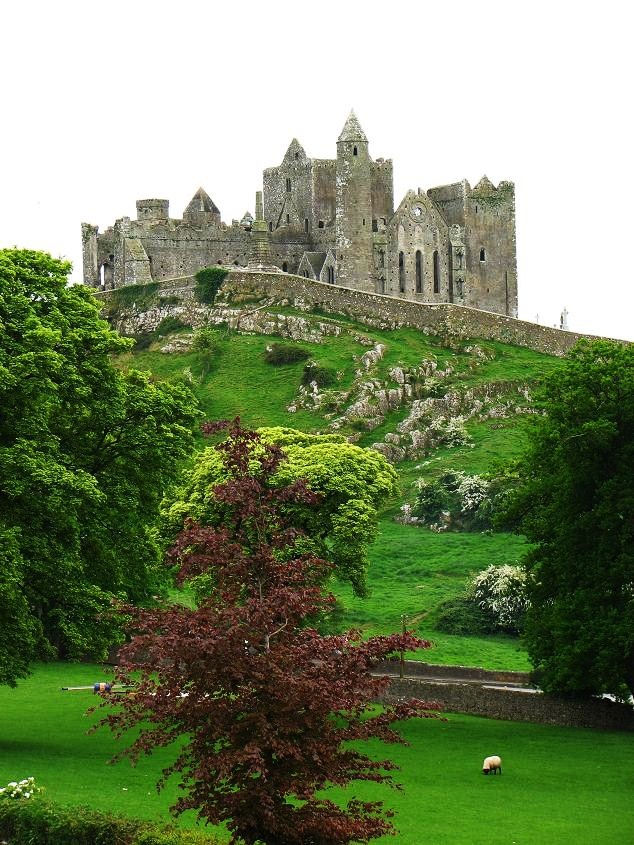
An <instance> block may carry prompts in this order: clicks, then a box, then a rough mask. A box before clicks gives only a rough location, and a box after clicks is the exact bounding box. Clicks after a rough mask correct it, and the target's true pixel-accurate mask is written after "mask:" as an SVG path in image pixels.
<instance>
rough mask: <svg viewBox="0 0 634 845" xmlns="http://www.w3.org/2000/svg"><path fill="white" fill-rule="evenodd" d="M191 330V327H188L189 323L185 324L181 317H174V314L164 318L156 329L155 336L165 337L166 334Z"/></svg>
mask: <svg viewBox="0 0 634 845" xmlns="http://www.w3.org/2000/svg"><path fill="white" fill-rule="evenodd" d="M190 328H191V326H188V325H187V323H184V322H183V321H182V320H181V319H180V318H179V317H174V316H172V314H168V315H167V317H163V319H162V320H161V322H160V323H159V324H158V326H157V327H156V328H155V329H154V334H155V335H156V336H157V337H164V336H165V335H166V334H172V333H173V332H179V331H181V330H182V329H190Z"/></svg>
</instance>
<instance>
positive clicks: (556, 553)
mask: <svg viewBox="0 0 634 845" xmlns="http://www.w3.org/2000/svg"><path fill="white" fill-rule="evenodd" d="M539 404H540V407H541V409H542V410H543V411H544V412H545V414H544V415H543V416H539V417H538V418H537V422H536V425H535V428H534V430H533V432H532V437H531V443H530V448H529V450H528V452H527V454H526V455H525V457H524V460H523V462H522V463H521V465H520V467H519V469H520V473H519V477H520V479H521V486H520V489H519V491H518V492H516V494H515V496H514V500H513V504H512V507H511V515H512V516H513V517H514V518H515V520H516V524H517V526H518V529H519V531H521V532H522V533H524V534H525V535H526V536H527V537H528V539H529V540H530V541H531V542H532V543H534V544H535V546H534V548H533V549H532V551H531V552H530V553H529V554H528V557H527V559H526V567H527V570H528V573H529V579H528V583H527V588H528V592H529V598H530V602H531V606H530V608H529V610H528V613H527V620H526V633H525V637H526V643H527V647H528V651H529V655H530V657H531V660H532V662H533V665H534V666H535V668H536V670H538V672H539V677H540V683H541V685H542V686H543V688H544V689H545V690H547V691H550V692H559V693H601V692H609V693H617V694H618V693H620V692H623V691H624V690H625V689H626V688H627V689H629V690H630V691H631V692H633V693H634V346H630V345H624V344H620V343H618V342H609V341H596V342H589V341H582V342H581V343H579V344H578V345H577V346H576V347H575V349H574V350H573V351H572V352H571V353H570V354H569V356H568V359H567V361H566V362H565V363H564V364H563V365H562V367H561V368H560V369H557V370H556V371H555V372H554V373H552V374H551V375H550V376H548V377H547V378H546V379H545V382H544V389H543V392H542V395H541V398H540V403H539Z"/></svg>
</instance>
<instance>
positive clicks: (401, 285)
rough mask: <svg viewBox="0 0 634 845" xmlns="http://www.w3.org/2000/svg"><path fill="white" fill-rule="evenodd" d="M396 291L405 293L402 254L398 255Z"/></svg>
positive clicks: (403, 257) (403, 256) (403, 259)
mask: <svg viewBox="0 0 634 845" xmlns="http://www.w3.org/2000/svg"><path fill="white" fill-rule="evenodd" d="M398 289H399V291H400V292H401V293H405V255H404V254H403V253H402V252H399V254H398Z"/></svg>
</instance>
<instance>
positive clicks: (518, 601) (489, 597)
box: [473, 564, 529, 631]
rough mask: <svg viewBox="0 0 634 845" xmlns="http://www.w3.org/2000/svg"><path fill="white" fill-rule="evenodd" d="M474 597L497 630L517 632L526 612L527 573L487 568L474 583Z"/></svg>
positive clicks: (517, 568) (511, 568) (516, 568)
mask: <svg viewBox="0 0 634 845" xmlns="http://www.w3.org/2000/svg"><path fill="white" fill-rule="evenodd" d="M473 593H474V596H475V599H476V601H477V603H478V604H479V606H480V607H481V608H482V610H485V611H487V612H488V613H490V614H491V615H492V616H493V618H494V619H495V622H496V623H497V625H498V626H499V627H500V628H503V629H504V630H507V631H518V630H520V629H521V628H522V625H523V619H524V613H525V612H526V609H527V608H528V604H529V602H528V597H527V595H526V572H525V571H524V569H523V568H522V567H521V566H511V565H510V564H504V565H503V566H493V565H492V566H489V567H487V569H485V570H484V571H483V572H480V573H479V574H478V575H476V577H475V578H474V579H473Z"/></svg>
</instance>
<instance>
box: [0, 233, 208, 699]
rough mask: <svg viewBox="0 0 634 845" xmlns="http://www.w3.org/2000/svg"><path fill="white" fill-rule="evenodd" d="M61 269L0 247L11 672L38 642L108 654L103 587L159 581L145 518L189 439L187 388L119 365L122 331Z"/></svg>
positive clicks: (1, 475)
mask: <svg viewBox="0 0 634 845" xmlns="http://www.w3.org/2000/svg"><path fill="white" fill-rule="evenodd" d="M69 270H70V265H69V264H68V263H67V262H65V261H60V260H58V259H54V258H51V256H49V255H45V254H43V253H39V252H32V251H28V250H17V249H13V250H0V556H1V557H2V561H3V563H4V565H3V566H2V569H1V570H0V602H2V603H4V604H5V606H8V607H9V608H10V610H11V612H10V613H9V614H8V615H5V614H1V615H0V629H1V630H0V634H1V635H2V639H3V640H4V641H6V639H7V636H10V635H11V632H12V631H15V626H16V624H19V625H21V628H20V630H21V632H22V633H21V636H22V639H23V645H24V648H23V650H22V652H21V656H20V658H19V659H16V658H11V656H10V655H9V657H7V658H6V665H5V666H4V668H3V669H2V670H0V680H2V681H4V682H8V683H13V682H15V679H16V678H18V677H21V676H23V675H24V674H25V672H26V669H27V666H28V663H29V661H30V660H31V659H32V658H33V657H34V656H36V655H43V654H47V653H55V652H57V653H58V654H60V655H62V656H73V657H78V656H81V655H87V656H91V657H95V658H97V657H102V656H103V654H104V651H105V650H106V648H107V647H108V646H109V645H110V644H111V643H112V642H113V639H114V638H115V637H116V633H115V626H114V623H113V622H112V621H110V622H108V620H107V619H106V618H105V617H103V616H102V611H103V610H104V609H105V608H107V607H108V606H109V604H110V600H111V598H112V597H113V596H114V595H122V596H127V598H128V599H129V600H132V601H143V600H145V599H147V598H148V596H150V595H151V594H152V592H153V591H155V590H156V589H157V587H158V586H159V584H160V577H159V572H160V568H159V559H160V558H159V552H158V546H157V542H156V540H155V538H154V536H153V533H152V532H153V523H154V521H155V518H156V515H157V513H158V506H159V502H160V500H161V498H162V495H163V492H164V490H165V488H166V486H167V485H168V484H169V483H171V482H172V481H173V479H174V478H175V475H176V472H177V469H178V467H179V465H180V463H181V461H182V459H183V458H184V456H185V455H187V454H188V453H189V451H190V449H191V444H192V434H191V429H192V425H193V421H194V419H195V416H196V410H195V406H194V400H193V397H192V395H191V393H190V392H189V390H188V389H187V388H186V387H185V386H183V385H170V384H165V383H160V382H156V383H155V382H154V381H152V380H151V379H150V377H149V376H148V375H145V374H141V373H137V372H130V373H128V374H124V373H121V372H120V371H118V370H117V369H116V368H115V367H114V366H113V365H112V363H111V355H112V354H115V353H118V352H121V351H123V350H125V349H127V348H128V347H129V345H130V341H127V340H125V339H122V338H120V337H119V336H118V335H117V334H116V333H115V332H113V331H112V330H111V329H110V328H109V326H108V324H107V323H106V322H104V321H103V320H101V319H100V318H99V313H98V305H97V303H96V302H95V300H94V297H93V295H92V293H91V292H90V291H89V290H88V289H87V288H85V287H83V286H81V285H77V286H68V284H67V276H68V273H69Z"/></svg>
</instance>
